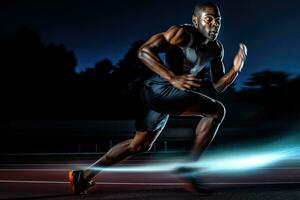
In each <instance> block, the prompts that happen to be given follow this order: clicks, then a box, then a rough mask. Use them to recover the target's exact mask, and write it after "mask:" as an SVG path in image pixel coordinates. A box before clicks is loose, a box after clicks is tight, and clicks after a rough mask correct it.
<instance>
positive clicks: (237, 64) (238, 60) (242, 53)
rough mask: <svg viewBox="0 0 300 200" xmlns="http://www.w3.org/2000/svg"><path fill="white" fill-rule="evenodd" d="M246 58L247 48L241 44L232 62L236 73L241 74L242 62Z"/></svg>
mask: <svg viewBox="0 0 300 200" xmlns="http://www.w3.org/2000/svg"><path fill="white" fill-rule="evenodd" d="M246 57H247V47H246V45H245V44H243V43H241V44H240V48H239V51H238V53H237V54H236V56H235V58H234V61H233V69H234V70H235V71H236V72H241V70H242V68H243V66H244V62H245V60H246Z"/></svg>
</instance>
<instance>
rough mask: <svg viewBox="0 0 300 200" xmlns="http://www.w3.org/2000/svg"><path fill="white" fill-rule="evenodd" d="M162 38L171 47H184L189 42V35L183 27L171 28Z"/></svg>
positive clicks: (175, 26)
mask: <svg viewBox="0 0 300 200" xmlns="http://www.w3.org/2000/svg"><path fill="white" fill-rule="evenodd" d="M164 36H165V38H166V40H167V41H168V42H170V43H171V44H173V45H176V46H180V47H185V46H188V45H189V43H190V40H191V34H190V32H189V31H188V29H187V28H186V27H185V26H182V25H174V26H171V27H170V28H169V29H168V30H167V31H166V32H165V33H164Z"/></svg>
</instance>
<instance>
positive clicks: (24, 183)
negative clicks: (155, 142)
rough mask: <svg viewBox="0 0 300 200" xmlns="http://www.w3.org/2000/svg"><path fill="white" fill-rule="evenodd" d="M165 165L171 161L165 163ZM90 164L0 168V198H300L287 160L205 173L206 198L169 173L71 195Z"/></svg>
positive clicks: (103, 179) (299, 183) (295, 166)
mask: <svg viewBox="0 0 300 200" xmlns="http://www.w3.org/2000/svg"><path fill="white" fill-rule="evenodd" d="M161 161H164V162H166V163H169V162H171V161H172V160H166V159H165V160H161ZM155 162H157V160H156V159H155V158H149V157H138V158H133V159H129V160H127V161H125V162H123V163H121V164H120V165H119V166H122V165H124V166H136V165H140V164H141V163H143V164H144V163H151V164H153V163H155ZM91 163H92V160H76V159H73V160H34V161H32V162H30V163H28V162H27V163H25V162H24V163H20V162H12V161H9V162H2V164H0V199H101V200H104V199H105V200H108V199H110V200H117V199H136V200H138V199H143V200H148V199H155V200H158V199H164V200H169V199H170V200H171V199H187V200H189V199H208V200H217V199H218V200H235V199H236V200H248V199H249V200H250V199H251V200H252V199H253V200H256V199H261V200H267V199H270V200H271V199H272V200H277V199H278V200H279V199H280V200H281V199H295V200H296V199H300V190H299V189H300V162H299V161H298V160H289V161H286V162H285V163H280V164H278V165H276V166H272V167H267V168H263V169H260V170H258V171H252V172H247V173H239V174H233V173H231V174H207V175H202V176H201V179H202V180H203V181H204V182H205V183H206V184H207V187H209V188H211V189H212V190H213V191H215V192H214V194H212V195H209V196H204V195H201V194H195V193H191V192H188V191H186V190H185V187H184V185H185V183H184V182H183V181H182V180H181V179H179V178H178V177H177V176H175V175H174V174H172V173H169V172H163V173H150V172H146V173H111V172H103V173H101V174H100V175H99V176H97V177H96V182H97V185H96V186H95V187H93V188H92V189H91V191H90V192H89V194H88V195H84V196H73V195H72V194H71V192H70V186H69V184H68V182H67V171H68V169H74V168H78V169H79V168H82V167H85V166H88V165H89V164H91Z"/></svg>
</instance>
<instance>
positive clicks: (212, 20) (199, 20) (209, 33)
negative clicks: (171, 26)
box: [193, 7, 221, 41]
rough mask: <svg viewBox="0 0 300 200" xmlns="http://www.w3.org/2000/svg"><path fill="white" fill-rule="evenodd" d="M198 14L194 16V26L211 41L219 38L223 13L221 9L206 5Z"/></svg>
mask: <svg viewBox="0 0 300 200" xmlns="http://www.w3.org/2000/svg"><path fill="white" fill-rule="evenodd" d="M196 15H197V16H195V15H194V16H193V24H194V26H195V27H196V28H197V29H198V30H199V31H200V32H201V33H202V35H203V36H204V37H205V38H206V39H208V40H210V41H214V40H215V39H217V37H218V34H219V31H220V28H221V14H220V11H219V9H217V8H214V7H206V8H204V9H202V10H200V11H199V12H198V13H197V14H196Z"/></svg>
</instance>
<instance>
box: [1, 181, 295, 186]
mask: <svg viewBox="0 0 300 200" xmlns="http://www.w3.org/2000/svg"><path fill="white" fill-rule="evenodd" d="M0 183H28V184H69V182H67V181H28V180H0ZM96 184H97V185H156V186H172V185H184V183H137V182H132V183H126V182H96ZM205 184H206V185H282V184H300V182H271V181H270V182H232V183H230V182H219V183H217V182H212V183H205Z"/></svg>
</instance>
